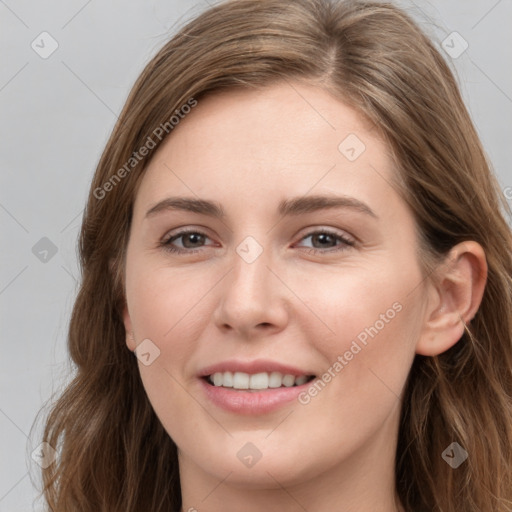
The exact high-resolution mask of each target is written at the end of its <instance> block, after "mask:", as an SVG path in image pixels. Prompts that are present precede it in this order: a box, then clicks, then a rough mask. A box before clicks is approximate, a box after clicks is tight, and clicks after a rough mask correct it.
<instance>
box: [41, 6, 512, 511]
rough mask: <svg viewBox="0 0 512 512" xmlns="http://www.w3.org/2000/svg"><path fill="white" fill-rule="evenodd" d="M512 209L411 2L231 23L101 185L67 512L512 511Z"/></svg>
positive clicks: (160, 68)
mask: <svg viewBox="0 0 512 512" xmlns="http://www.w3.org/2000/svg"><path fill="white" fill-rule="evenodd" d="M506 208H507V205H506V202H505V201H504V199H503V198H502V197H501V195H500V193H499V187H498V185H497V181H496V179H495V177H494V176H493V174H492V173H491V171H490V169H489V165H488V163H487V161H486V159H485V155H484V152H483V149H482V147H481V144H480V142H479V140H478V137H477V134H476V132H475V129H474V126H473V124H472V122H471V119H470V117H469V115H468V112H467V110H466V108H465V106H464V103H463V100H462V99H461V96H460V94H459V91H458V88H457V85H456V82H455V80H454V78H453V76H452V73H451V71H450V70H449V68H448V66H447V65H446V63H445V62H444V60H443V58H442V57H441V56H440V54H439V52H438V51H437V49H436V48H435V47H434V46H433V44H432V43H431V42H429V40H428V39H427V38H426V36H425V35H424V34H423V33H422V32H421V31H420V29H419V28H418V27H417V25H416V24H415V23H414V22H413V21H412V20H411V19H410V18H409V17H408V16H407V15H405V14H404V13H403V12H402V11H400V10H399V9H397V8H396V7H394V6H392V5H390V4H382V3H374V2H364V1H348V2H345V1H341V2H329V1H327V0H298V1H294V2H282V1H277V0H263V1H261V0H234V1H228V2H226V3H222V4H219V5H217V6H215V7H212V8H210V9H209V10H208V11H206V12H205V13H203V14H201V15H200V16H199V17H198V18H196V19H195V20H193V21H191V22H190V23H189V24H188V25H187V26H185V27H184V28H183V29H182V30H181V31H180V32H179V33H178V34H177V35H176V36H175V37H173V38H172V40H170V41H169V42H168V43H167V44H166V45H165V46H164V47H163V48H162V49H161V50H160V51H159V52H158V54H157V55H156V56H155V57H154V59H153V60H152V61H151V62H150V63H149V64H148V65H147V66H146V68H145V70H144V71H143V73H142V74H141V76H140V77H139V79H138V80H137V82H136V84H135V86H134V87H133V90H132V92H131V94H130V96H129V98H128V100H127V102H126V105H125V107H124V109H123V112H122V113H121V116H120V118H119V122H118V123H117V125H116V127H115V128H114V131H113V133H112V135H111V137H110V140H109V142H108V144H107V146H106V148H105V151H104V153H103V155H102V158H101V160H100V162H99V165H98V168H97V170H96V174H95V176H94V179H93V183H92V186H91V192H90V195H89V200H88V205H87V208H86V212H85V216H84V219H83V225H82V232H81V238H80V262H81V266H82V269H83V273H82V283H81V288H80V291H79V294H78V297H77V300H76V303H75V306H74V310H73V315H72V319H71V325H70V331H69V348H70V353H71V357H72V359H73V361H74V363H75V364H76V366H77V372H76V376H75V377H74V380H73V381H72V382H71V384H70V385H69V387H68V388H67V389H66V390H65V392H64V393H63V394H62V396H61V397H60V398H59V399H58V401H57V402H56V403H55V404H54V406H53V409H52V411H51V413H50V415H49V417H48V419H47V424H46V429H45V435H44V440H45V441H47V442H48V443H49V444H50V445H52V446H54V447H56V448H57V449H58V452H59V458H58V460H57V461H56V462H55V463H54V464H52V465H51V466H49V467H48V468H47V469H46V470H44V471H43V477H44V482H45V489H44V495H45V498H46V500H47V502H48V504H49V506H50V507H51V509H52V510H53V511H55V512H60V511H64V510H66V511H70V510H80V511H88V510H91V511H92V510H94V511H99V510H101V511H109V512H113V511H118V510H119V511H121V510H122V511H149V510H151V511H174V510H181V511H183V512H185V511H187V510H188V511H192V510H197V511H199V512H201V511H208V512H216V511H221V510H222V511H234V510H244V511H246V512H247V511H249V512H252V511H259V510H286V511H290V512H291V511H295V510H297V511H298V510H309V511H313V510H314V511H324V510H347V511H348V510H350V511H368V510H372V511H374V510H379V511H382V512H388V511H389V512H391V511H393V512H395V511H407V512H419V511H434V510H435V511H441V510H442V511H443V512H455V511H461V510H464V511H465V512H469V511H480V512H491V511H492V512H496V511H498V512H505V511H510V510H512V469H511V462H512V453H511V446H512V411H511V400H512V398H511V397H512V375H511V368H512V314H511V311H512V284H511V283H512V281H511V278H512V257H511V254H512V244H511V231H510V228H509V226H508V225H507V222H506V221H505V218H504V215H503V213H502V209H503V210H504V209H506ZM507 212H508V213H509V214H510V210H507ZM134 355H135V356H136V357H134Z"/></svg>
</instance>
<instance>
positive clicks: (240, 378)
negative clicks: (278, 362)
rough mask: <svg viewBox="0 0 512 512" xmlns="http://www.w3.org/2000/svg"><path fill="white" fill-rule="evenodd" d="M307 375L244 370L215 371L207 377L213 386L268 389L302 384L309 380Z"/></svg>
mask: <svg viewBox="0 0 512 512" xmlns="http://www.w3.org/2000/svg"><path fill="white" fill-rule="evenodd" d="M309 378H310V377H309V376H307V375H301V376H300V377H295V375H289V374H286V375H283V374H282V373H280V372H271V373H267V372H262V373H255V374H253V375H249V374H248V373H244V372H235V373H232V372H217V373H214V374H213V375H210V376H209V377H208V380H209V381H210V383H212V384H213V385H214V386H222V387H225V388H234V389H269V388H280V387H282V386H284V387H287V388H289V387H292V386H294V385H295V386H302V384H305V383H306V382H308V380H309Z"/></svg>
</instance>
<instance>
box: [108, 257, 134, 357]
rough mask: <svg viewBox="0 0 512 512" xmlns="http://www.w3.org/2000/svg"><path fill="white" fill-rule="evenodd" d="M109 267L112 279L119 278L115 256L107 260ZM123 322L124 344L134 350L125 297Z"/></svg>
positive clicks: (130, 321)
mask: <svg viewBox="0 0 512 512" xmlns="http://www.w3.org/2000/svg"><path fill="white" fill-rule="evenodd" d="M109 268H110V272H111V273H112V275H113V278H114V280H116V279H120V276H119V274H118V265H117V262H116V260H115V258H110V261H109ZM123 323H124V329H125V332H126V346H127V347H128V348H129V349H130V350H131V351H132V352H133V351H134V350H135V346H136V344H135V338H134V334H133V328H132V320H131V318H130V313H129V311H128V304H127V303H126V297H125V299H124V305H123Z"/></svg>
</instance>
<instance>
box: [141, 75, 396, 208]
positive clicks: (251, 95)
mask: <svg viewBox="0 0 512 512" xmlns="http://www.w3.org/2000/svg"><path fill="white" fill-rule="evenodd" d="M391 177H392V164H391V159H390V157H389V155H388V148H387V147H386V145H385V144H384V142H383V141H382V140H381V138H380V137H379V136H378V134H377V131H376V130H372V127H371V126H369V124H368V122H367V121H366V120H365V118H364V117H363V116H361V115H360V114H359V113H358V112H357V111H356V110H354V109H353V108H351V107H350V106H348V105H346V104H344V103H342V102H341V101H340V100H338V99H335V98H334V97H333V96H331V95H330V94H329V93H328V92H326V91H325V90H323V89H321V88H318V87H315V86H308V85H304V84H297V83H294V84H292V83H287V82H284V83H279V84H275V85H272V86H268V87H265V88H262V89H256V90H245V89H244V90H232V91H225V92H222V93H216V94H213V95H211V96H208V97H206V98H204V99H202V100H200V101H199V102H198V105H197V106H196V107H195V108H194V109H193V110H192V111H191V112H190V114H188V115H187V116H186V117H185V118H184V119H183V120H181V121H180V123H179V125H178V126H176V127H175V129H174V130H173V132H172V133H171V135H170V136H169V137H168V138H167V139H166V140H165V141H164V143H163V144H162V145H161V146H160V147H159V148H158V150H157V153H156V154H155V155H154V158H153V159H152V161H151V163H150V165H149V166H148V168H147V170H146V171H145V176H144V177H143V179H142V183H141V186H140V189H139V191H138V194H137V201H136V206H137V204H138V205H140V204H141V203H143V204H144V205H145V206H147V205H149V203H151V202H155V201H157V200H159V199H162V198H163V197H165V195H166V194H169V193H170V192H172V193H173V195H175V194H174V193H179V194H183V193H185V194H187V195H195V196H215V197H216V198H217V199H218V200H220V201H221V202H222V201H223V200H226V201H232V200H233V199H237V200H238V201H239V202H240V204H244V203H245V204H246V205H247V204H254V203H255V202H258V203H261V201H262V200H265V201H267V200H268V201H270V200H271V199H272V198H274V199H275V200H276V201H279V200H282V199H283V197H285V196H287V195H293V196H296V195H304V194H307V193H309V192H315V193H324V192H343V193H345V194H350V195H358V196H359V197H360V198H361V199H365V200H373V201H376V200H378V197H377V195H379V194H380V195H382V192H383V190H384V189H390V188H391V186H390V181H391ZM372 190H373V192H372ZM387 192H388V193H392V192H393V191H392V190H387ZM372 195H373V196H375V197H373V199H372V197H371V196H372Z"/></svg>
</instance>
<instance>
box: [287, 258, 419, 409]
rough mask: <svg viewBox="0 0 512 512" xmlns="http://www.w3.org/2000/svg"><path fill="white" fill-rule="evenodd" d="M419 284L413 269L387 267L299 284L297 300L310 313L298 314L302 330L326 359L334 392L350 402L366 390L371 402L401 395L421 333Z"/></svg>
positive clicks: (356, 270)
mask: <svg viewBox="0 0 512 512" xmlns="http://www.w3.org/2000/svg"><path fill="white" fill-rule="evenodd" d="M419 279H420V273H419V270H418V269H417V268H415V267H414V266H413V265H410V266H409V267H408V268H406V267H404V266H400V267H398V266H391V265H388V266H387V267H386V264H385V262H383V264H382V265H378V266H375V267H374V269H373V271H372V270H370V269H366V271H365V272H362V271H361V269H356V268H354V269H350V270H347V269H343V272H340V273H339V275H338V276H337V277H336V274H331V279H330V281H327V283H326V282H325V281H324V280H322V279H318V280H308V282H307V283H302V285H300V283H299V280H297V282H296V286H297V290H300V291H299V292H298V293H297V295H298V296H300V297H301V298H302V297H304V298H305V299H306V300H304V302H305V303H306V305H307V306H308V309H309V310H310V311H306V312H305V313H304V315H298V322H299V323H300V324H301V328H300V330H301V331H302V332H305V333H307V337H308V339H309V340H311V343H313V344H314V347H312V348H313V350H314V351H315V352H317V353H319V354H321V355H322V359H323V360H324V361H325V370H324V371H325V372H326V374H324V375H325V378H326V380H329V382H331V381H332V382H333V386H332V389H333V392H334V393H336V394H340V395H343V396H344V397H346V398H347V399H348V400H352V398H353V397H355V396H356V395H358V396H359V399H360V398H361V396H362V395H361V393H363V394H364V392H363V391H362V390H365V389H366V390H367V391H368V395H367V398H368V400H372V396H373V397H379V396H380V395H381V394H382V392H384V393H389V391H391V392H392V393H394V394H395V395H399V394H400V392H401V389H402V386H403V384H404V381H405V379H406V377H407V374H408V371H409V368H410V365H411V363H412V359H413V357H414V347H415V342H416V338H417V336H418V332H419V331H418V325H419V319H420V312H421V311H420V302H419V301H418V300H417V296H416V295H415V294H414V293H411V290H413V289H414V286H415V285H416V284H417V283H418V282H419ZM301 286H302V287H301ZM313 313H314V314H313ZM334 376H336V377H339V378H334ZM341 376H342V377H341ZM334 381H336V383H334ZM330 387H331V386H330ZM386 388H388V389H386ZM349 395H350V397H349ZM333 398H334V397H333Z"/></svg>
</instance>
